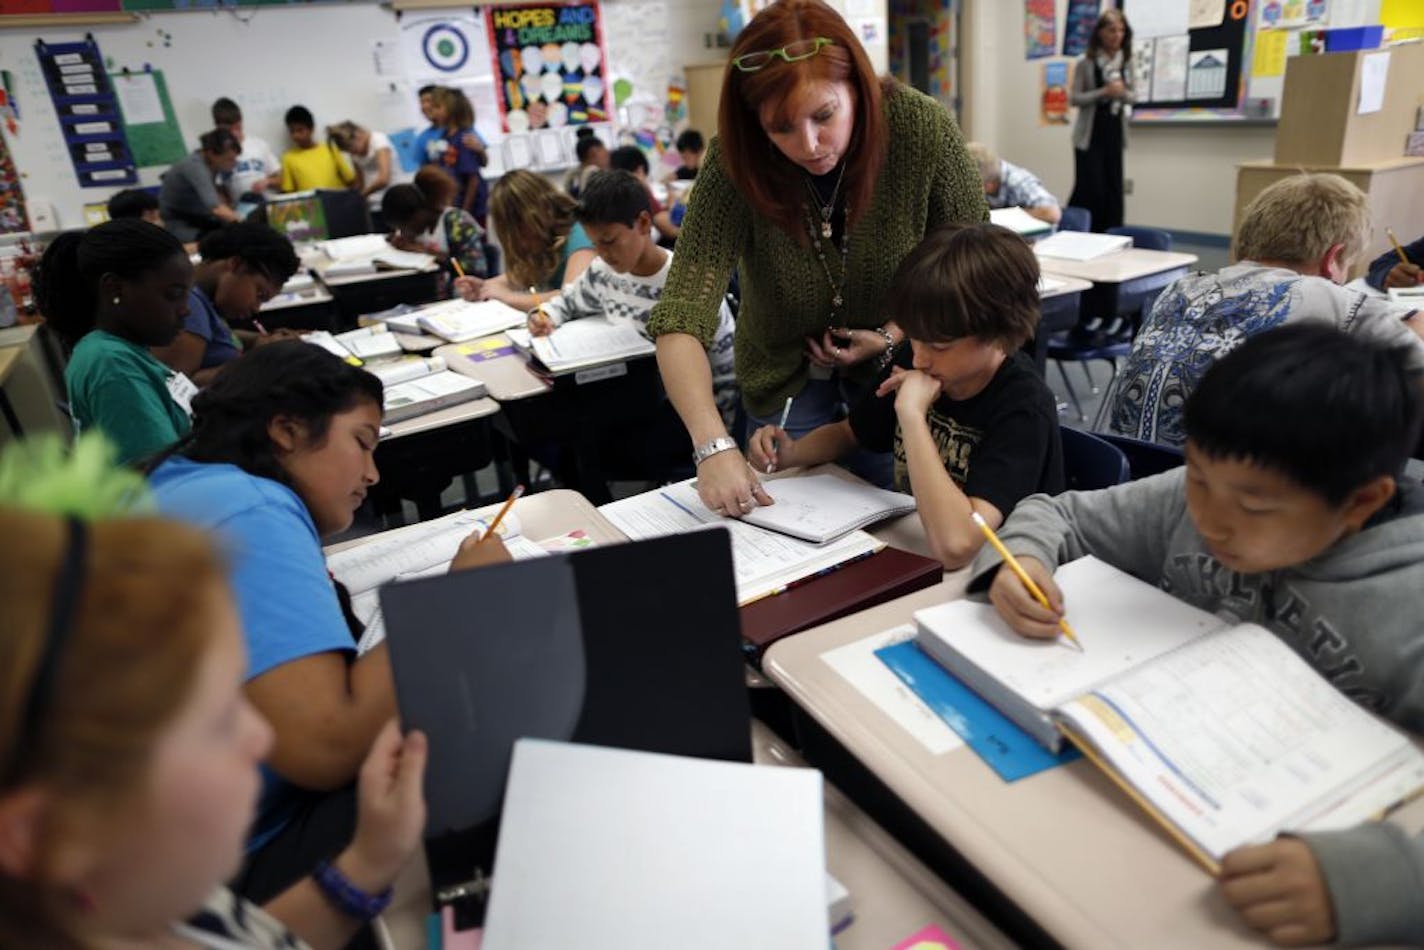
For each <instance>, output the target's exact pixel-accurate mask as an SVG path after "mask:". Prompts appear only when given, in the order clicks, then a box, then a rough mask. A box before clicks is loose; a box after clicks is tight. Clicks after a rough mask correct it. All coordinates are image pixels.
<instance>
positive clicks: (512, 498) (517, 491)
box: [475, 485, 524, 544]
mask: <svg viewBox="0 0 1424 950" xmlns="http://www.w3.org/2000/svg"><path fill="white" fill-rule="evenodd" d="M523 494H524V486H523V485H515V486H514V491H512V492H510V493H509V500H508V501H506V502H505V503H504V507H503V508H501V509H499V514H497V515H495V516H494V520H493V521H491V522H490V526H489V527H488V528H486V529H485V533H484V534H482V535H480V539H479V540H478V541H476V542H475V543H476V544H484V543H485V539H486V538H488V537H489V536H490V535H492V534H494V533H495V530H496V529H497V528H498V527H499V523H500V522H501V521H503V520H504V516H505V515H507V514H509V509H511V508H513V507H514V503H515V502H516V501H518V500H519V496H520V495H523Z"/></svg>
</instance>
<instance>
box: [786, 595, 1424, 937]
mask: <svg viewBox="0 0 1424 950" xmlns="http://www.w3.org/2000/svg"><path fill="white" fill-rule="evenodd" d="M967 583H968V572H967V571H958V572H955V573H954V574H950V575H947V576H946V578H945V581H944V583H943V584H941V585H939V586H938V587H936V588H930V589H928V590H923V591H919V592H917V593H915V594H911V595H909V596H908V597H904V598H901V599H900V600H897V601H892V602H890V603H888V604H882V605H881V606H879V607H875V608H872V609H871V610H867V611H864V612H863V613H860V614H856V615H854V616H852V617H848V618H845V619H843V620H839V621H836V622H834V623H829V624H826V625H825V626H823V627H819V628H817V629H815V630H810V631H807V632H805V633H801V634H797V635H795V636H792V637H788V638H786V639H785V640H782V641H781V642H780V643H777V644H775V645H774V646H773V647H772V648H771V649H770V650H769V651H768V652H767V655H766V657H765V661H764V669H765V670H766V671H767V673H768V674H769V675H770V676H771V678H772V679H773V680H774V681H775V682H776V683H777V684H778V685H780V686H781V687H782V688H783V689H785V690H786V691H787V692H788V693H789V694H790V695H791V696H792V698H793V699H794V700H795V702H796V704H797V705H798V706H799V707H800V709H801V710H802V711H803V717H802V718H803V721H802V723H801V725H802V726H803V729H802V739H803V742H802V748H803V752H804V754H805V755H806V758H807V759H808V760H810V761H811V762H812V763H813V764H815V765H817V766H818V767H820V768H821V769H823V770H824V771H825V772H826V775H827V777H828V778H831V779H833V780H834V781H836V782H837V783H838V784H839V785H840V786H841V787H842V788H844V789H845V790H846V792H847V793H848V794H849V795H851V797H852V798H853V799H855V800H856V801H857V802H858V803H859V804H860V805H861V806H862V807H864V808H865V809H866V810H867V811H868V812H869V813H870V814H871V815H872V816H873V817H875V818H876V819H877V820H878V821H880V822H881V824H883V825H885V826H886V827H887V829H888V830H890V831H891V832H892V833H894V834H895V835H896V836H897V837H898V838H900V840H901V841H902V842H904V843H905V844H906V845H907V846H908V847H910V849H911V850H912V851H915V852H916V853H917V854H918V855H919V856H920V857H921V858H922V859H924V860H926V862H927V863H929V864H930V866H931V867H933V868H935V870H936V871H938V872H939V873H940V874H941V875H942V876H945V878H946V881H947V882H948V883H949V884H950V885H951V886H952V887H954V888H955V889H956V890H957V891H959V892H960V893H961V894H964V895H965V896H966V897H967V898H969V899H970V900H971V901H973V902H974V903H975V904H976V905H977V906H978V907H979V908H980V910H982V911H983V912H984V913H985V914H986V915H987V916H989V917H990V919H992V920H993V921H994V922H995V923H996V924H997V925H998V926H999V927H1000V928H1001V929H1002V930H1004V932H1006V933H1008V934H1009V935H1010V937H1012V938H1013V939H1015V940H1016V941H1018V942H1019V943H1022V944H1026V945H1030V946H1039V945H1045V944H1054V943H1056V944H1059V945H1062V946H1066V947H1153V948H1170V947H1181V948H1196V947H1213V948H1229V947H1244V946H1258V947H1259V946H1264V945H1265V942H1264V941H1261V940H1258V939H1256V938H1255V937H1254V935H1253V934H1252V932H1251V931H1250V930H1248V929H1247V928H1246V926H1245V925H1244V924H1242V923H1241V922H1240V921H1239V920H1238V919H1237V917H1236V915H1235V913H1234V912H1233V911H1232V910H1231V909H1230V908H1229V907H1227V905H1226V903H1225V901H1223V900H1222V899H1221V897H1220V896H1219V895H1218V894H1217V893H1216V892H1215V890H1214V882H1213V880H1212V878H1211V877H1209V876H1208V875H1207V874H1206V872H1205V871H1203V870H1202V869H1201V867H1200V866H1199V865H1197V864H1196V863H1195V862H1194V861H1192V859H1191V858H1189V857H1188V856H1187V854H1186V852H1185V851H1183V850H1182V849H1181V848H1180V847H1178V846H1177V845H1176V844H1175V843H1174V842H1172V841H1171V840H1170V839H1169V838H1168V837H1167V834H1166V833H1165V832H1164V831H1162V830H1161V829H1159V828H1158V826H1157V825H1156V824H1155V823H1154V822H1153V821H1152V820H1151V819H1150V818H1148V817H1147V815H1146V813H1145V812H1143V811H1142V810H1141V809H1140V808H1138V806H1137V805H1136V804H1134V803H1133V802H1132V801H1130V800H1129V799H1128V797H1127V796H1126V794H1124V793H1123V792H1122V791H1121V790H1119V789H1118V788H1117V786H1116V785H1114V784H1113V783H1112V781H1111V780H1110V779H1108V778H1107V776H1106V775H1104V774H1103V773H1102V772H1100V771H1099V770H1098V769H1097V768H1095V767H1094V766H1093V765H1091V764H1090V763H1088V762H1087V761H1085V760H1081V759H1080V760H1078V761H1077V762H1074V763H1072V764H1070V765H1066V766H1060V767H1058V768H1055V769H1052V770H1049V771H1047V772H1043V773H1040V774H1038V775H1035V776H1032V777H1030V778H1027V779H1022V780H1020V781H1018V782H1015V783H1012V784H1006V783H1004V782H1003V781H1001V780H1000V779H999V778H998V776H997V775H996V774H995V773H994V772H993V771H992V770H991V769H990V768H989V767H988V766H987V765H985V764H984V763H983V762H982V761H981V760H980V759H979V758H978V756H976V755H975V754H974V752H973V751H971V750H970V749H969V748H968V747H967V746H961V747H959V748H956V749H953V750H951V751H948V752H945V753H942V754H940V755H931V754H930V753H929V752H928V750H927V749H926V747H925V746H924V745H923V744H922V743H921V742H920V741H919V740H917V739H916V738H914V737H913V736H911V735H910V734H909V733H908V732H906V731H905V730H904V729H902V728H901V727H900V726H899V725H898V724H896V723H895V722H894V721H893V720H892V719H890V718H889V717H888V716H887V715H886V714H885V713H884V712H883V711H882V710H881V709H880V708H879V707H878V706H876V705H874V704H873V703H871V702H870V701H869V700H867V699H866V698H865V697H864V696H863V695H862V694H861V693H860V692H859V691H858V690H857V689H856V688H855V687H853V686H851V685H850V684H849V683H848V682H846V681H845V680H844V679H843V678H842V677H841V676H840V675H839V674H838V673H837V672H836V671H835V670H833V669H832V668H831V667H830V666H828V665H827V664H826V663H825V662H824V661H823V660H822V659H821V655H822V654H823V653H825V652H826V651H827V650H831V649H834V648H836V647H839V646H843V645H845V644H848V643H852V642H855V641H858V640H861V639H862V638H864V637H867V636H871V635H873V634H876V633H878V632H880V631H883V630H887V629H889V628H891V627H895V626H898V625H900V624H904V623H909V622H910V621H911V614H912V613H913V612H914V611H915V610H918V609H920V608H923V607H928V606H930V605H932V604H936V603H942V602H943V601H945V600H949V599H952V598H954V597H959V596H962V594H963V590H964V587H965V586H966V585H967ZM887 815H888V816H890V817H889V818H887V817H886V816H887ZM1402 819H1403V822H1404V824H1405V825H1406V826H1407V827H1409V828H1410V829H1411V830H1415V829H1418V828H1419V827H1421V826H1424V800H1416V801H1414V802H1413V803H1411V804H1410V805H1408V806H1406V808H1405V809H1404V810H1403V812H1402Z"/></svg>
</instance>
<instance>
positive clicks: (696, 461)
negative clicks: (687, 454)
mask: <svg viewBox="0 0 1424 950" xmlns="http://www.w3.org/2000/svg"><path fill="white" fill-rule="evenodd" d="M736 447H737V442H736V440H735V439H731V438H728V437H727V436H725V435H720V436H718V437H717V438H715V439H709V440H707V441H706V442H703V443H702V444H701V445H699V446H698V447H697V448H695V449H693V450H692V464H693V465H701V464H702V463H703V462H705V461H707V460H708V459H710V458H711V457H712V456H714V455H716V454H717V453H719V452H730V451H732V450H734V449H735V448H736Z"/></svg>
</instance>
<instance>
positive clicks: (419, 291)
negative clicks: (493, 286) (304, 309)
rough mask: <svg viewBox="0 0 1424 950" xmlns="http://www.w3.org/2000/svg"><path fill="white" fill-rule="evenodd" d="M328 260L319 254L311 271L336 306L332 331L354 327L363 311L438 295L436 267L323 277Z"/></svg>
mask: <svg viewBox="0 0 1424 950" xmlns="http://www.w3.org/2000/svg"><path fill="white" fill-rule="evenodd" d="M329 263H330V262H329V261H327V260H326V259H325V257H323V258H322V259H321V260H319V261H318V262H317V263H316V264H315V265H313V267H312V273H314V274H315V275H316V278H317V280H318V281H319V282H320V283H321V285H322V286H323V287H325V288H326V289H327V291H329V292H330V294H331V296H332V298H333V300H334V302H335V306H336V326H335V327H333V328H332V329H333V330H336V331H340V330H354V329H355V328H356V321H357V318H358V317H360V316H361V315H362V314H365V313H376V312H378V311H381V310H389V309H390V308H391V307H394V306H396V305H397V304H403V303H408V304H421V303H430V302H431V301H433V300H435V299H437V297H438V295H439V280H440V268H438V267H435V266H433V265H432V266H430V267H427V268H425V269H423V270H410V269H402V270H378V271H376V273H374V274H349V275H346V276H343V277H327V276H326V275H325V274H324V272H323V271H324V267H325V266H326V265H327V264H329Z"/></svg>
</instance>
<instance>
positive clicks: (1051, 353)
mask: <svg viewBox="0 0 1424 950" xmlns="http://www.w3.org/2000/svg"><path fill="white" fill-rule="evenodd" d="M1107 233H1109V234H1117V235H1125V236H1127V237H1130V238H1132V246H1133V247H1138V248H1143V249H1145V250H1149V251H1170V250H1171V249H1172V235H1171V234H1170V233H1168V232H1166V231H1163V230H1162V229H1161V228H1149V227H1143V226H1141V225H1135V224H1129V225H1123V226H1121V227H1115V228H1108V232H1107ZM1161 292H1162V288H1160V287H1158V288H1154V289H1153V290H1149V291H1143V292H1139V293H1127V294H1120V295H1119V296H1118V298H1117V306H1116V308H1115V309H1116V310H1117V312H1116V313H1107V314H1088V315H1087V316H1088V319H1087V321H1086V323H1084V324H1083V327H1084V330H1083V331H1080V332H1078V333H1076V334H1074V333H1073V332H1072V331H1069V332H1068V333H1064V334H1059V335H1057V336H1055V337H1052V338H1050V339H1049V342H1048V357H1049V359H1052V360H1055V361H1057V363H1058V373H1059V375H1060V376H1062V377H1063V385H1064V387H1065V388H1067V390H1068V398H1069V400H1071V401H1072V403H1073V408H1075V409H1077V410H1078V419H1079V421H1080V422H1087V421H1088V416H1087V414H1086V413H1085V412H1084V411H1083V405H1082V403H1081V402H1079V400H1078V393H1077V392H1076V391H1075V390H1074V389H1073V384H1072V383H1071V382H1069V381H1068V373H1067V371H1066V370H1065V369H1064V368H1063V364H1064V363H1065V362H1067V363H1078V364H1080V365H1082V367H1083V375H1084V376H1085V377H1087V380H1088V388H1089V389H1090V390H1091V391H1092V392H1093V394H1094V395H1096V394H1097V393H1098V391H1099V390H1098V387H1097V385H1096V384H1095V383H1094V382H1093V376H1092V373H1091V372H1089V370H1088V366H1087V364H1088V363H1091V362H1093V361H1095V360H1100V361H1102V362H1105V363H1107V364H1108V366H1109V368H1110V370H1111V372H1110V374H1109V376H1108V390H1109V391H1111V390H1112V388H1113V387H1112V384H1113V383H1114V382H1115V381H1116V379H1117V361H1118V360H1119V359H1122V358H1125V357H1126V356H1127V355H1128V353H1130V352H1131V351H1132V340H1133V337H1135V336H1136V335H1137V330H1138V328H1139V327H1141V326H1142V323H1143V320H1144V318H1145V317H1146V314H1147V312H1148V311H1149V310H1151V309H1152V304H1153V303H1155V302H1156V300H1157V296H1158V294H1160V293H1161ZM1103 404H1104V405H1106V404H1107V399H1106V398H1104V400H1103ZM1100 415H1101V414H1100ZM1095 428H1096V426H1095Z"/></svg>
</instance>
